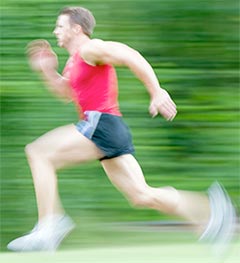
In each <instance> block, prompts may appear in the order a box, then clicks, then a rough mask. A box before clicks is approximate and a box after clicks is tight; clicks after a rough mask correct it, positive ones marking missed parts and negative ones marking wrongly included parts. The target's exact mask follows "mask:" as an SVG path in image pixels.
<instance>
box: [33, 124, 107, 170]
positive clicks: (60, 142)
mask: <svg viewBox="0 0 240 263" xmlns="http://www.w3.org/2000/svg"><path fill="white" fill-rule="evenodd" d="M33 145H34V148H35V149H37V151H38V153H40V154H41V153H42V154H43V155H45V156H46V157H48V159H49V160H50V161H51V162H53V164H54V166H55V167H56V168H62V167H65V166H68V165H72V164H77V163H81V162H85V161H90V160H96V159H100V158H102V157H103V153H102V152H101V150H100V149H98V148H97V146H96V145H95V144H94V143H93V142H92V141H91V140H89V139H88V138H86V137H85V136H84V135H82V134H81V133H80V132H79V131H78V130H77V129H76V127H75V125H74V124H69V125H66V126H62V127H59V128H56V129H54V130H52V131H49V132H47V133H45V134H44V135H42V136H41V137H39V138H38V139H37V140H35V141H34V142H33Z"/></svg>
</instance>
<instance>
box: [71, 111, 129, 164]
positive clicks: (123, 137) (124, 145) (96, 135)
mask: <svg viewBox="0 0 240 263" xmlns="http://www.w3.org/2000/svg"><path fill="white" fill-rule="evenodd" d="M84 115H85V117H86V118H85V120H81V121H79V122H78V123H77V124H76V127H77V130H78V131H79V132H81V133H82V134H83V135H84V136H85V137H87V138H88V139H90V140H91V141H93V142H94V143H95V144H96V145H97V147H98V148H99V149H100V150H101V151H102V152H103V153H104V157H103V158H102V159H101V160H104V159H111V158H114V157H117V156H120V155H123V154H133V153H134V147H133V144H132V136H131V133H130V130H129V128H128V126H127V125H126V124H125V123H124V122H123V120H122V117H119V116H116V115H112V114H108V113H101V112H98V111H86V112H84Z"/></svg>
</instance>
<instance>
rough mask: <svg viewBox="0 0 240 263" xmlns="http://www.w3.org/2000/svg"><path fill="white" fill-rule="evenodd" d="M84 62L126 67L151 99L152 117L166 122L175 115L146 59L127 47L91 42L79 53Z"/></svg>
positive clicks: (173, 107) (116, 43) (115, 43)
mask: <svg viewBox="0 0 240 263" xmlns="http://www.w3.org/2000/svg"><path fill="white" fill-rule="evenodd" d="M81 55H82V57H83V59H84V60H86V61H87V62H88V63H90V64H92V65H97V64H112V65H116V66H126V67H128V68H129V69H130V70H131V71H132V72H133V73H134V74H135V76H136V77H137V78H138V79H139V80H140V81H141V82H142V83H143V84H144V86H145V87H146V89H147V90H148V92H149V95H150V97H151V102H150V106H149V111H150V114H151V115H152V116H156V115H157V114H158V113H160V114H161V115H163V117H164V118H166V119H167V120H172V119H173V118H174V117H175V115H176V105H175V103H174V102H173V101H172V99H171V98H170V96H169V94H168V93H167V92H166V91H165V90H164V89H162V88H161V87H160V84H159V82H158V79H157V77H156V75H155V73H154V71H153V69H152V67H151V65H150V64H149V63H148V62H147V61H146V59H145V58H144V57H143V56H142V55H141V54H140V53H139V52H137V51H136V50H134V49H132V48H130V47H129V46H127V45H125V44H122V43H118V42H108V41H101V40H91V41H90V43H88V45H86V46H84V47H83V49H82V53H81Z"/></svg>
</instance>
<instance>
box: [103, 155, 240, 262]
mask: <svg viewBox="0 0 240 263" xmlns="http://www.w3.org/2000/svg"><path fill="white" fill-rule="evenodd" d="M102 166H103V168H104V170H105V171H106V173H107V175H108V177H109V179H110V180H111V181H112V183H113V184H114V185H115V186H116V187H117V188H118V189H119V190H120V191H121V192H122V193H123V194H124V195H125V196H126V197H127V198H128V199H129V201H130V202H131V203H133V204H134V205H137V206H141V207H148V208H153V209H156V210H159V211H161V212H165V213H168V214H171V215H176V216H180V217H182V218H184V219H186V220H188V221H189V222H191V223H194V224H196V230H197V231H198V232H199V234H200V233H201V236H200V241H204V242H208V243H209V242H210V243H212V244H213V247H212V248H213V252H214V254H215V255H216V256H218V257H222V255H223V254H224V253H225V252H226V249H227V248H228V245H229V244H230V242H231V240H232V238H233V236H234V232H235V227H236V214H235V209H234V207H233V205H232V203H231V200H230V198H229V196H228V194H227V192H226V191H225V190H224V189H223V187H222V186H221V185H220V184H218V183H217V182H216V183H214V184H213V185H212V186H211V187H210V188H209V190H208V196H207V195H204V194H201V193H196V192H189V191H179V190H176V189H174V188H172V187H164V188H153V187H150V186H148V185H147V184H146V182H145V180H144V177H143V173H142V170H141V168H140V166H139V164H138V162H137V161H136V160H135V158H134V157H133V156H132V155H130V154H129V155H122V156H120V157H116V158H114V159H109V160H103V161H102Z"/></svg>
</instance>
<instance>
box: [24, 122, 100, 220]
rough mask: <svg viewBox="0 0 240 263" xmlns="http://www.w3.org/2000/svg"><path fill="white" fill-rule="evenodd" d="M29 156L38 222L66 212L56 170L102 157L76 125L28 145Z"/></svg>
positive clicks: (48, 134)
mask: <svg viewBox="0 0 240 263" xmlns="http://www.w3.org/2000/svg"><path fill="white" fill-rule="evenodd" d="M26 154H27V157H28V162H29V166H30V168H31V172H32V177H33V181H34V187H35V193H36V199H37V206H38V216H39V220H41V219H42V218H43V217H45V216H46V215H49V214H59V213H60V214H61V213H62V212H63V209H62V207H61V203H60V199H59V195H58V187H57V176H56V170H57V169H60V168H63V167H66V166H70V165H73V164H79V163H81V162H85V161H89V160H95V159H99V158H101V157H102V153H101V152H100V150H99V149H98V148H97V147H96V146H95V144H94V143H93V142H91V141H90V140H89V139H87V138H86V137H85V136H83V135H82V134H81V133H80V132H79V131H77V129H76V127H75V126H74V125H73V124H71V125H67V126H63V127H60V128H56V129H54V130H52V131H50V132H48V133H46V134H44V135H43V136H41V137H40V138H38V139H37V140H35V141H34V142H32V143H30V144H28V145H27V146H26Z"/></svg>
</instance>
